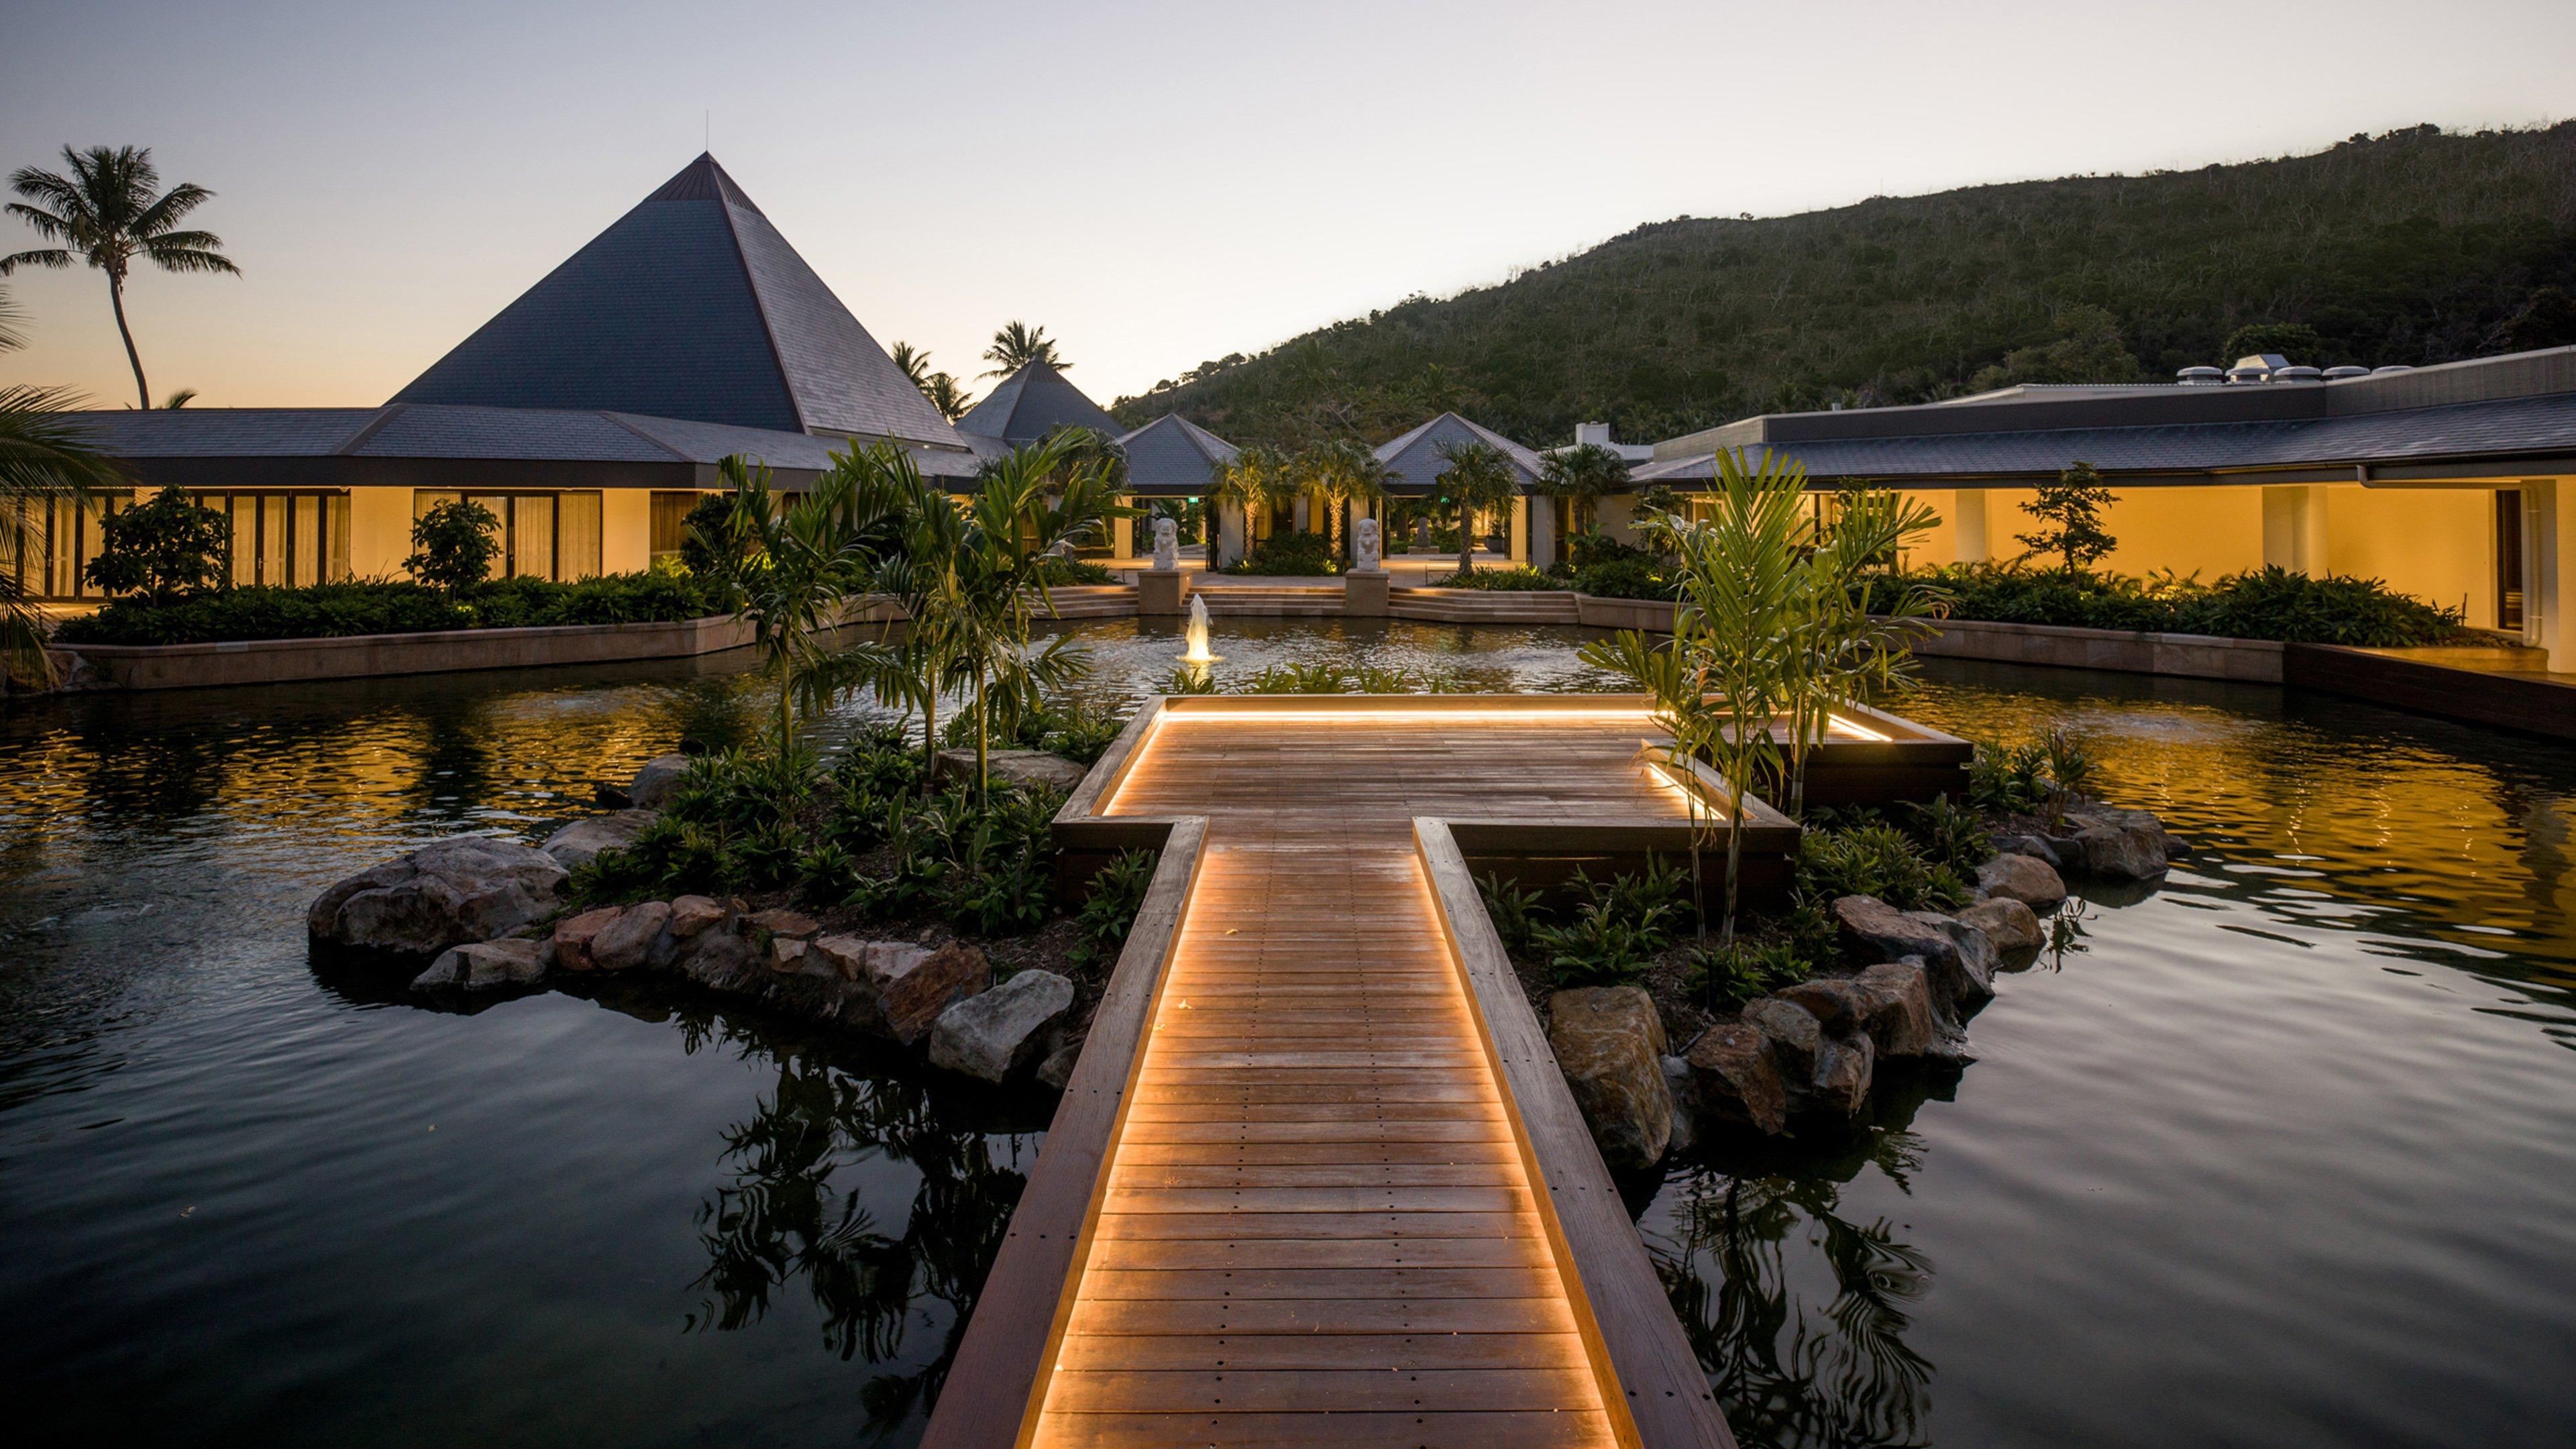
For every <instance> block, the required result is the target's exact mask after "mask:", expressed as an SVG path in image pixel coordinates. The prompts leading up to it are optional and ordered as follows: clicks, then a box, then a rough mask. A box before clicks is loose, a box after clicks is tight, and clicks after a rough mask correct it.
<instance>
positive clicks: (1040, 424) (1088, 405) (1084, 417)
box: [957, 362, 1120, 448]
mask: <svg viewBox="0 0 2576 1449" xmlns="http://www.w3.org/2000/svg"><path fill="white" fill-rule="evenodd" d="M1058 428H1092V429H1096V430H1097V431H1098V432H1099V433H1100V434H1101V436H1103V437H1110V438H1114V437H1116V436H1118V434H1119V431H1120V429H1119V427H1118V420H1117V419H1116V418H1113V417H1111V416H1110V415H1109V414H1108V412H1107V410H1105V409H1103V408H1102V407H1101V406H1100V404H1098V403H1096V402H1093V401H1092V400H1091V399H1090V398H1088V397H1086V396H1084V395H1083V391H1082V389H1080V388H1078V387H1075V386H1074V385H1073V384H1072V383H1069V382H1067V381H1065V380H1064V374H1063V373H1062V372H1059V371H1057V370H1056V368H1055V366H1054V365H1053V364H1051V363H1045V362H1032V363H1030V364H1028V365H1027V366H1025V367H1022V368H1021V369H1020V370H1019V371H1017V372H1014V373H1012V374H1011V375H1010V376H1009V377H1006V378H1004V379H1002V381H1001V385H1000V386H998V387H995V388H994V389H993V390H992V391H991V392H990V393H987V394H985V396H984V400H983V401H982V402H979V403H977V404H975V406H973V407H971V408H969V409H967V410H966V416H964V417H962V418H959V419H958V420H957V431H959V432H961V433H969V434H973V435H974V436H976V437H980V438H999V439H1000V440H1001V441H1002V442H1004V443H1006V444H1008V445H1009V446H1011V447H1014V448H1022V447H1026V446H1028V445H1029V444H1031V443H1034V442H1036V441H1037V440H1039V439H1040V438H1043V437H1045V436H1046V435H1047V434H1049V433H1052V432H1054V431H1055V430H1056V429H1058Z"/></svg>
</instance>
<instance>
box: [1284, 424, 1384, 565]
mask: <svg viewBox="0 0 2576 1449" xmlns="http://www.w3.org/2000/svg"><path fill="white" fill-rule="evenodd" d="M1295 471H1296V472H1297V473H1298V474H1300V475H1301V480H1302V481H1303V483H1304V484H1305V487H1306V490H1307V492H1309V493H1310V494H1311V495H1312V496H1313V497H1314V499H1315V501H1316V502H1318V503H1320V504H1321V505H1323V507H1324V508H1325V510H1326V511H1327V514H1328V516H1329V518H1330V520H1331V522H1330V523H1329V525H1328V526H1327V527H1326V528H1325V530H1324V532H1326V533H1327V534H1329V535H1330V536H1331V537H1332V539H1333V546H1334V549H1335V551H1336V553H1337V554H1338V555H1339V557H1340V558H1341V560H1342V561H1343V562H1344V563H1345V564H1347V563H1348V562H1350V558H1351V547H1352V539H1351V531H1350V530H1349V529H1347V528H1344V527H1343V526H1342V525H1343V521H1344V520H1345V519H1346V518H1347V517H1348V516H1349V512H1350V505H1352V504H1354V503H1358V504H1363V505H1373V504H1375V503H1377V502H1378V501H1380V500H1381V499H1383V498H1385V497H1386V482H1387V471H1386V464H1384V463H1382V462H1380V461H1379V460H1378V456H1377V454H1376V452H1375V451H1374V450H1372V449H1371V448H1370V447H1369V446H1368V445H1367V444H1366V443H1363V442H1361V441H1360V440H1359V439H1357V438H1340V439H1336V440H1335V441H1333V442H1329V443H1318V444H1315V445H1314V446H1312V447H1309V448H1307V449H1306V450H1305V451H1304V452H1302V453H1300V454H1298V455H1297V461H1296V469H1295Z"/></svg>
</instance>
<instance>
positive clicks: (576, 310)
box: [393, 155, 965, 448]
mask: <svg viewBox="0 0 2576 1449" xmlns="http://www.w3.org/2000/svg"><path fill="white" fill-rule="evenodd" d="M393 401H395V402H398V403H450V404H476V405H482V406H491V407H525V408H556V409H585V410H586V409H599V410H606V411H614V412H624V413H639V414H645V415H648V416H652V417H662V418H680V419H686V420H690V421H695V422H704V423H718V424H724V425H728V426H733V427H745V428H761V429H766V430H769V431H773V432H797V433H812V434H847V435H850V436H854V437H863V438H892V439H896V440H898V441H902V442H907V443H916V444H927V445H930V446H933V447H941V448H963V447H964V446H965V443H964V440H963V439H961V438H959V437H958V436H957V433H956V430H955V429H953V428H951V427H950V426H949V425H948V422H947V420H946V419H944V418H942V417H941V416H940V415H939V411H938V409H936V408H934V407H932V406H931V405H930V401H929V399H927V398H925V397H923V396H922V395H921V390H920V389H919V388H916V387H914V386H913V385H912V381H911V379H909V378H907V377H905V376H904V375H903V372H902V371H901V369H899V368H897V367H896V366H895V365H894V359H892V358H890V357H888V356H886V353H885V349H884V348H882V347H879V346H878V345H877V342H876V339H875V338H873V337H871V336H869V335H868V330H867V328H865V327H863V326H861V325H859V319H858V318H856V317H853V316H851V315H850V309H849V308H847V307H845V306H843V305H842V304H841V299H840V298H839V297H837V296H834V295H833V293H832V289H831V288H830V287H829V286H827V285H825V284H824V282H823V279H822V278H821V277H819V276H817V275H815V272H814V269H813V268H812V267H810V266H808V265H807V264H806V262H805V259H804V258H803V257H801V256H799V255H797V253H796V249H795V248H794V247H792V246H790V245H788V243H787V239H786V238H785V237H784V236H782V235H780V234H779V231H778V229H777V227H775V226H773V225H771V223H770V220H769V218H768V217H767V216H764V215H762V214H761V210H760V208H759V207H757V206H755V205H753V204H752V201H751V198H750V197H748V196H745V195H744V194H743V192H742V188H741V187H740V186H738V185H736V184H735V182H734V179H733V178H732V177H731V176H728V175H726V174H725V170H724V168H723V167H721V166H719V165H717V164H716V159H715V157H714V156H712V155H704V156H700V157H699V158H698V159H697V160H695V161H692V162H690V163H689V164H688V166H686V167H685V168H683V169H682V170H681V171H680V173H679V174H678V175H676V176H674V177H672V178H671V179H670V180H669V181H668V182H665V183H664V184H663V185H662V187H661V188H660V189H659V190H657V191H655V192H654V193H653V194H652V195H650V196H648V197H646V198H644V200H643V201H642V202H640V203H638V204H637V205H636V207H635V209H634V210H632V211H629V212H628V213H626V215H624V216H622V217H620V218H618V219H617V221H616V222H615V223H614V224H613V225H611V226H610V227H609V228H608V229H607V230H606V231H603V232H601V233H600V234H599V235H598V236H596V237H593V238H592V239H591V241H590V243H589V244H588V245H586V246H584V247H583V248H582V249H581V250H579V251H577V252H575V253H573V254H572V256H571V257H569V258H567V259H566V260H565V261H564V263H563V264H562V265H561V266H558V267H556V268H555V269H554V270H553V271H551V272H549V273H547V274H546V276H545V277H544V279H543V280H541V281H539V282H538V283H537V284H536V285H535V286H533V287H530V288H529V289H528V290H527V291H526V292H525V293H524V294H522V295H521V296H520V297H519V299H518V300H517V301H514V302H512V303H511V304H510V305H509V306H507V307H504V308H503V309H501V311H500V313H499V314H498V315H497V316H495V317H493V318H492V320H491V321H489V322H486V323H484V324H483V325H482V327H480V328H478V329H477V330H476V331H475V332H474V334H473V335H472V336H470V337H468V338H466V339H465V340H464V341H463V342H460V343H458V344H457V345H456V348H455V350H453V351H451V352H449V353H448V354H447V355H446V356H445V357H442V358H440V359H439V360H438V361H437V362H435V363H433V364H431V365H430V368H429V370H428V371H426V372H424V373H422V374H421V375H420V376H419V377H417V378H414V379H413V380H412V382H411V384H410V385H409V386H407V387H405V388H404V389H403V390H402V391H401V392H398V393H396V394H395V395H394V397H393Z"/></svg>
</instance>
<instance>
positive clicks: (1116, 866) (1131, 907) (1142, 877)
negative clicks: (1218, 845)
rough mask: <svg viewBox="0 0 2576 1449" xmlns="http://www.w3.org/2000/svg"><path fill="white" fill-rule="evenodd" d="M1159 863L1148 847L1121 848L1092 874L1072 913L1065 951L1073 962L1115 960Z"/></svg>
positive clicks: (1086, 962) (1090, 963)
mask: <svg viewBox="0 0 2576 1449" xmlns="http://www.w3.org/2000/svg"><path fill="white" fill-rule="evenodd" d="M1157 864H1159V862H1158V860H1157V858H1156V857H1155V855H1154V854H1153V852H1151V851H1145V850H1130V851H1123V852H1121V853H1120V854H1119V856H1118V858H1117V859H1115V860H1112V861H1111V862H1109V863H1108V864H1107V865H1104V866H1102V867H1101V868H1100V869H1099V871H1098V872H1097V873H1095V874H1094V875H1093V876H1092V877H1091V884H1090V886H1089V887H1088V888H1087V890H1086V891H1085V893H1084V895H1083V898H1082V906H1081V908H1080V909H1078V910H1076V911H1075V912H1074V913H1073V926H1074V931H1075V933H1076V939H1075V941H1074V944H1073V948H1072V949H1071V950H1069V951H1067V952H1066V953H1065V955H1066V957H1067V958H1068V959H1069V960H1071V961H1072V963H1073V964H1074V965H1076V966H1091V965H1096V964H1098V963H1100V962H1103V961H1115V960H1116V959H1117V958H1118V952H1119V950H1120V948H1121V947H1123V946H1124V945H1125V944H1126V942H1127V931H1128V928H1129V927H1131V926H1133V925H1134V924H1135V923H1136V912H1137V911H1138V910H1139V909H1141V908H1142V907H1143V906H1144V904H1145V891H1146V889H1147V888H1148V887H1150V886H1151V885H1153V883H1154V870H1155V867H1156V865H1157Z"/></svg>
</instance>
